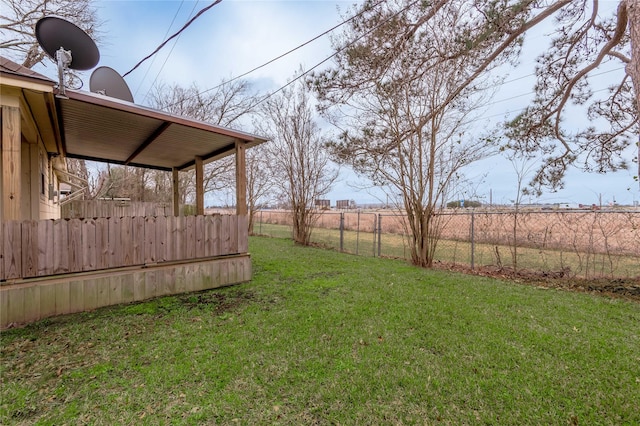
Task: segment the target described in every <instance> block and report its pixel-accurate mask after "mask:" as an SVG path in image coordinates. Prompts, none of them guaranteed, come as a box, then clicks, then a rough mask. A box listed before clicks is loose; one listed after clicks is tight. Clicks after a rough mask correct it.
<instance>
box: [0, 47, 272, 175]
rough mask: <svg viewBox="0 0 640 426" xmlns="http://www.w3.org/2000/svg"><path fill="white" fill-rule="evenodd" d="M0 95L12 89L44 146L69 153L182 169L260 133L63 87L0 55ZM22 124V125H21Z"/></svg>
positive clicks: (252, 139) (224, 152)
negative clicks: (62, 89) (0, 88)
mask: <svg viewBox="0 0 640 426" xmlns="http://www.w3.org/2000/svg"><path fill="white" fill-rule="evenodd" d="M0 73H1V74H2V77H3V78H2V83H3V84H2V86H3V94H4V93H5V91H7V93H18V94H19V95H18V96H21V97H22V98H23V100H24V102H25V105H26V107H27V108H26V110H28V111H30V115H31V116H32V119H33V122H34V123H36V126H37V128H38V133H39V135H40V137H41V139H42V140H43V143H44V145H45V147H46V148H47V151H48V152H49V153H51V154H54V153H57V154H62V155H64V156H67V157H70V158H80V159H86V160H94V161H101V162H109V163H115V164H127V165H131V166H138V167H147V168H152V169H159V170H167V171H169V170H172V169H174V168H175V169H177V170H186V169H189V168H191V167H193V166H194V164H195V159H196V157H199V158H201V159H202V161H203V163H206V162H209V161H213V160H216V159H218V158H222V157H224V156H226V155H230V154H233V153H234V150H235V144H236V142H237V141H238V142H243V143H245V144H246V145H245V147H246V148H250V147H252V146H255V145H258V144H260V143H263V142H266V141H267V140H266V139H265V138H262V137H259V136H255V135H251V134H249V133H244V132H240V131H236V130H232V129H228V128H225V127H221V126H216V125H213V124H210V123H205V122H202V121H197V120H192V119H189V118H186V117H182V116H178V115H174V114H169V113H166V112H162V111H159V110H154V109H152V108H148V107H144V106H141V105H136V104H134V103H131V102H127V101H121V100H119V99H116V98H111V97H108V96H104V95H100V94H97V93H91V92H85V91H77V90H71V89H66V90H65V94H66V97H64V98H63V97H57V96H55V94H56V93H57V90H56V89H55V82H54V81H53V80H51V79H49V78H48V77H46V76H43V75H41V74H39V73H37V72H34V71H32V70H29V69H27V68H25V67H23V66H21V65H18V64H16V63H15V62H13V61H11V60H9V59H6V58H3V57H1V56H0ZM24 127H25V128H26V127H28V126H24Z"/></svg>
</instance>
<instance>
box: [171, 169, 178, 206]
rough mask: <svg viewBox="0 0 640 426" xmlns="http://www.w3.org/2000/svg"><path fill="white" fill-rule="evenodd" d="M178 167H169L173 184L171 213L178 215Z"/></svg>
mask: <svg viewBox="0 0 640 426" xmlns="http://www.w3.org/2000/svg"><path fill="white" fill-rule="evenodd" d="M178 173H179V172H178V169H176V168H175V167H174V168H173V169H171V175H172V176H171V183H172V186H173V215H174V216H175V217H178V216H180V181H179V179H178Z"/></svg>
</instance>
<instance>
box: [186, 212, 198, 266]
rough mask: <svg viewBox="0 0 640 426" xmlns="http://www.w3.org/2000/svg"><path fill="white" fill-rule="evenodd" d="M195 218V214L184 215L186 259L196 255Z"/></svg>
mask: <svg viewBox="0 0 640 426" xmlns="http://www.w3.org/2000/svg"><path fill="white" fill-rule="evenodd" d="M195 222H196V220H195V216H186V217H185V234H186V241H185V252H184V256H185V258H186V259H193V258H195V255H196V223H195Z"/></svg>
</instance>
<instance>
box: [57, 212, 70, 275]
mask: <svg viewBox="0 0 640 426" xmlns="http://www.w3.org/2000/svg"><path fill="white" fill-rule="evenodd" d="M53 246H54V251H53V273H54V274H64V273H66V272H69V251H68V250H67V247H69V233H68V228H67V221H66V220H64V219H57V220H54V221H53Z"/></svg>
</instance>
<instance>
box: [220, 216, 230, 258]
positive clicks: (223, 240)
mask: <svg viewBox="0 0 640 426" xmlns="http://www.w3.org/2000/svg"><path fill="white" fill-rule="evenodd" d="M229 230H230V228H229V216H222V222H221V224H220V254H228V253H229V250H230V245H231V244H230V243H231V239H230V238H229Z"/></svg>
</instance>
